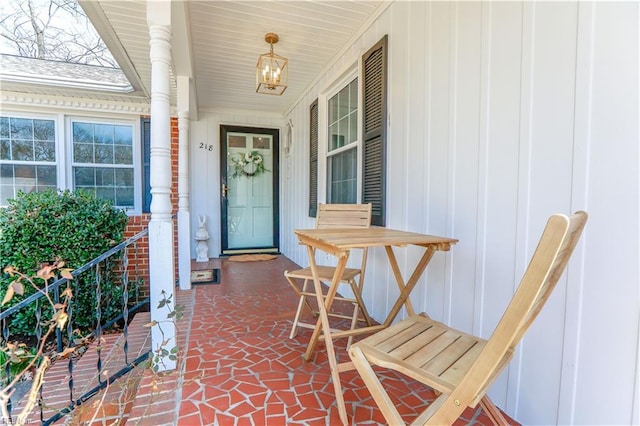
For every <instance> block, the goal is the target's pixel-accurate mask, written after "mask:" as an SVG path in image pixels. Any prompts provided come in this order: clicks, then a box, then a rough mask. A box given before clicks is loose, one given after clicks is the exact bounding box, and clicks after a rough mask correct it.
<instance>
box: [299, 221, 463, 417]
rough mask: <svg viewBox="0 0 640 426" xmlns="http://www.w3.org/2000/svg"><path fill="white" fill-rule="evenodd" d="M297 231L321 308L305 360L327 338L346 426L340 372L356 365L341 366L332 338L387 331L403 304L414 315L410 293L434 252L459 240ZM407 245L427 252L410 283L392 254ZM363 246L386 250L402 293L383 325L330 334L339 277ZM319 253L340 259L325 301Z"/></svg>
mask: <svg viewBox="0 0 640 426" xmlns="http://www.w3.org/2000/svg"><path fill="white" fill-rule="evenodd" d="M294 232H295V234H296V235H297V236H298V241H299V242H300V243H301V244H304V245H306V246H307V253H308V255H309V263H310V267H311V270H312V271H313V276H314V280H313V281H314V290H315V293H316V298H317V301H318V306H319V318H318V322H317V324H316V328H315V329H314V331H313V334H312V335H311V340H310V341H309V345H308V346H307V351H306V353H305V355H304V358H305V360H307V361H308V360H309V359H311V355H312V353H313V350H314V348H315V346H316V344H317V342H318V339H319V338H320V337H321V336H322V337H324V341H325V346H326V348H327V357H328V359H329V367H330V369H331V378H332V381H333V388H334V391H335V394H336V403H337V406H338V413H339V414H340V419H341V420H342V423H343V424H345V425H347V424H348V421H347V412H346V408H345V404H344V397H343V395H342V385H341V383H340V374H339V373H340V372H341V371H348V370H351V369H353V365H352V364H351V363H350V362H349V363H343V364H338V362H337V359H336V353H335V349H334V347H333V339H337V338H340V337H348V336H353V335H358V334H363V333H373V332H376V331H379V330H382V329H384V328H387V327H388V326H390V325H391V323H392V322H393V320H394V319H395V317H396V316H397V315H398V313H399V312H400V309H402V306H403V305H404V306H405V307H406V309H407V312H408V313H409V315H415V311H414V310H413V306H412V304H411V301H410V300H409V295H410V294H411V291H412V290H413V289H414V287H415V286H416V284H417V282H418V280H419V279H420V277H421V276H422V273H423V272H424V270H425V268H426V267H427V264H428V263H429V261H430V260H431V258H432V257H433V255H434V254H435V252H436V251H448V250H449V249H450V248H451V245H452V244H455V243H456V242H457V241H458V240H456V239H453V238H447V237H437V236H433V235H425V234H418V233H414V232H406V231H398V230H394V229H388V228H380V227H371V228H360V229H298V230H295V231H294ZM407 245H415V246H420V247H424V249H425V251H424V253H423V255H422V257H421V258H420V260H419V261H418V263H417V265H416V267H415V269H414V271H413V273H412V274H411V276H410V277H409V280H408V281H407V282H406V283H405V281H404V279H403V277H402V274H401V272H400V267H399V266H398V261H397V259H396V256H395V254H394V252H393V247H394V246H396V247H404V246H407ZM364 247H384V249H385V251H386V253H387V257H388V259H389V264H390V266H391V269H392V271H393V274H394V276H395V278H396V282H397V284H398V289H399V290H400V294H399V296H398V298H397V299H396V301H395V303H394V305H393V307H392V308H391V311H390V312H389V314H388V315H387V318H386V319H385V320H384V322H383V323H382V324H380V325H374V326H368V327H361V328H356V329H354V330H344V331H331V327H330V326H329V316H328V314H327V312H328V311H329V309H330V308H331V304H332V303H333V299H334V297H335V295H336V292H337V290H338V285H339V283H340V277H341V276H342V272H343V271H344V268H345V267H346V265H347V261H348V260H349V253H350V250H351V249H353V248H364ZM316 250H320V251H323V252H325V253H328V254H330V255H333V256H335V257H336V258H337V259H338V263H337V265H336V268H335V273H334V276H333V280H332V281H331V283H330V284H329V291H328V293H327V295H326V298H325V297H324V296H323V293H322V285H321V283H320V280H319V278H318V266H317V264H316V261H315V255H314V253H315V251H316Z"/></svg>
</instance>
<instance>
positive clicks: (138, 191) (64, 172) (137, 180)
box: [1, 109, 143, 215]
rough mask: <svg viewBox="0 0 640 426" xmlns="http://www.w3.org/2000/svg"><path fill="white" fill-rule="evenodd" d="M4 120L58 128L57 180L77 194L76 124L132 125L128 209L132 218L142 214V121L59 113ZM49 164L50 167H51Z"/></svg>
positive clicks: (14, 113) (19, 113) (17, 114)
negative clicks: (131, 194)
mask: <svg viewBox="0 0 640 426" xmlns="http://www.w3.org/2000/svg"><path fill="white" fill-rule="evenodd" d="M1 115H2V116H3V117H13V118H24V119H32V120H51V121H53V122H54V125H55V155H56V162H55V164H56V179H57V187H58V189H62V190H64V189H69V190H73V189H74V187H73V145H72V144H73V142H72V138H73V135H72V127H71V123H72V122H74V121H77V122H85V123H95V124H115V125H130V126H132V132H133V175H134V182H133V185H134V205H133V207H127V208H125V210H126V212H127V214H129V215H139V214H141V213H142V204H143V203H142V191H143V188H142V173H143V170H142V135H141V125H140V117H139V116H133V115H127V116H126V117H123V116H115V115H114V116H109V115H108V114H105V115H102V114H95V115H80V114H77V113H76V114H73V115H71V114H69V115H68V114H65V113H59V112H42V111H34V112H31V111H25V110H22V109H19V110H6V111H5V110H3V111H2V113H1ZM36 163H38V162H28V163H25V164H36ZM3 164H15V163H14V162H13V161H3ZM47 164H49V163H47Z"/></svg>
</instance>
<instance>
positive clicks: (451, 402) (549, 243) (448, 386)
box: [349, 212, 587, 425]
mask: <svg viewBox="0 0 640 426" xmlns="http://www.w3.org/2000/svg"><path fill="white" fill-rule="evenodd" d="M586 220H587V214H586V213H585V212H577V213H575V214H573V215H572V216H571V217H567V216H564V215H554V216H552V217H551V218H550V219H549V221H548V222H547V225H546V227H545V229H544V232H543V234H542V237H541V239H540V241H539V243H538V247H537V248H536V251H535V253H534V254H533V257H532V259H531V262H530V263H529V266H528V268H527V270H526V272H525V274H524V277H523V278H522V281H521V282H520V285H519V287H518V289H517V291H516V293H515V295H514V296H513V299H512V300H511V303H509V306H508V307H507V310H506V311H505V313H504V315H503V317H502V319H501V320H500V322H499V323H498V325H497V327H496V329H495V330H494V332H493V334H492V335H491V337H490V338H489V340H484V339H481V338H478V337H475V336H472V335H469V334H466V333H463V332H460V331H458V330H455V329H453V328H450V327H447V326H446V325H444V324H442V323H439V322H437V321H434V320H431V319H429V318H428V317H426V316H422V315H415V316H412V317H410V318H408V319H405V320H403V321H401V322H399V323H397V324H395V325H393V326H391V327H389V328H387V329H385V330H382V331H380V332H378V333H376V334H374V335H372V336H369V337H367V338H366V339H364V340H362V341H360V342H357V343H354V344H353V345H352V346H351V348H350V350H349V356H350V357H351V360H352V361H353V364H354V366H355V367H356V369H357V370H358V372H359V374H360V376H361V377H362V379H363V380H364V382H365V384H366V386H367V387H368V388H369V391H370V392H371V395H372V396H373V398H374V399H375V401H376V403H377V404H378V406H379V407H380V410H381V411H382V414H383V415H384V417H385V419H386V420H387V422H388V423H389V424H392V425H398V424H405V423H404V421H403V420H402V418H401V417H400V414H399V413H398V410H397V409H396V408H395V406H394V403H393V401H392V400H391V399H390V398H389V395H388V394H387V392H386V391H385V389H384V388H383V386H382V384H381V382H380V380H379V379H378V377H377V376H376V374H375V373H374V370H373V368H372V365H377V366H380V367H383V368H387V369H391V370H395V371H398V372H400V373H403V374H406V375H407V376H409V377H411V378H413V379H415V380H417V381H419V382H421V383H424V384H426V385H428V386H430V387H431V388H433V389H434V390H436V391H437V392H439V393H440V395H439V396H438V398H437V399H436V400H435V401H434V402H433V403H432V404H431V405H429V406H428V407H427V409H426V410H425V411H424V412H423V413H421V414H420V415H419V416H418V418H417V419H416V420H415V421H414V422H413V423H412V424H415V425H424V424H434V425H445V424H452V423H453V422H455V421H456V420H457V419H458V417H460V415H461V414H462V412H463V411H464V410H465V408H466V407H475V406H476V405H477V404H478V403H480V405H481V407H482V408H483V410H484V411H485V412H486V413H487V415H488V416H489V417H490V418H491V420H492V421H493V422H494V424H508V423H507V421H506V420H505V418H504V416H503V415H502V414H501V413H500V411H499V410H498V409H497V408H496V406H495V405H494V404H493V402H491V400H490V399H489V398H488V396H487V395H486V394H485V393H486V391H487V390H488V388H489V386H490V385H491V383H493V381H494V380H495V378H496V377H497V376H498V374H499V373H500V372H501V370H502V369H503V368H504V367H505V366H506V365H507V364H508V362H509V360H510V359H511V357H512V356H513V353H514V350H515V347H516V345H517V344H518V342H519V341H520V339H521V338H522V336H523V334H524V333H525V332H526V330H527V329H528V328H529V326H530V325H531V323H532V322H533V320H534V319H535V317H536V316H537V315H538V313H539V312H540V309H542V307H543V305H544V303H545V302H546V300H547V299H548V297H549V295H550V294H551V291H552V290H553V288H554V287H555V285H556V283H557V282H558V279H559V278H560V275H561V274H562V272H563V270H564V269H565V266H566V265H567V262H568V260H569V257H570V256H571V253H572V252H573V249H574V248H575V246H576V244H577V242H578V239H579V238H580V234H581V233H582V229H583V228H584V225H585V222H586Z"/></svg>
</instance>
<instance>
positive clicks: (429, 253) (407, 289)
mask: <svg viewBox="0 0 640 426" xmlns="http://www.w3.org/2000/svg"><path fill="white" fill-rule="evenodd" d="M385 250H386V252H387V257H388V258H389V263H390V264H391V269H392V270H393V275H395V277H396V283H397V284H398V289H400V295H399V296H398V299H397V300H396V303H395V304H394V305H393V308H391V311H390V312H389V315H387V319H385V321H384V325H385V326H386V327H388V326H390V325H391V323H392V322H393V320H394V319H395V317H396V316H397V315H398V312H400V309H401V308H402V305H405V306H406V308H407V312H408V313H409V315H415V311H414V310H413V305H412V304H411V300H409V295H410V294H411V292H412V291H413V288H414V287H415V286H416V284H417V283H418V280H419V279H420V277H421V276H422V273H423V272H424V270H425V268H426V267H427V265H428V264H429V261H430V260H431V258H432V257H433V255H434V254H435V252H436V251H437V250H436V249H435V248H433V247H428V248H427V249H426V250H425V252H424V254H423V255H422V257H421V258H420V261H419V262H418V264H417V265H416V268H415V269H414V271H413V273H412V274H411V277H410V278H409V281H407V283H406V285H405V283H404V280H403V278H402V274H401V273H400V268H399V267H398V261H397V259H396V256H395V254H394V253H393V248H392V247H391V246H385Z"/></svg>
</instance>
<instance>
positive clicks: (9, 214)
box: [0, 190, 127, 335]
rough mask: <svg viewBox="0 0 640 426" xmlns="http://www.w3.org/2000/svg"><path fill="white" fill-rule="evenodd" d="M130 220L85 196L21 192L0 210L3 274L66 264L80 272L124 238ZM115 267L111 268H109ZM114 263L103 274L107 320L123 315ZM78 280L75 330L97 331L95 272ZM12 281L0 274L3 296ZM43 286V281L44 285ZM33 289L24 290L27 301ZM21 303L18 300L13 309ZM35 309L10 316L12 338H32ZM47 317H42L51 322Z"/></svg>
mask: <svg viewBox="0 0 640 426" xmlns="http://www.w3.org/2000/svg"><path fill="white" fill-rule="evenodd" d="M126 224H127V215H126V213H124V212H123V211H121V210H117V209H115V208H114V207H113V206H112V204H111V203H110V202H108V201H105V200H101V199H97V198H95V196H93V195H92V194H89V193H87V192H83V191H76V192H71V191H54V190H48V191H44V192H32V193H23V192H21V193H19V194H18V196H17V197H16V198H15V199H12V200H9V206H8V207H6V208H4V209H0V271H4V268H5V267H7V266H13V267H15V269H17V270H19V271H22V272H24V273H28V274H30V273H34V274H35V271H37V270H38V269H39V267H40V265H41V264H42V263H47V262H49V263H51V262H53V261H55V260H57V259H60V260H64V261H65V263H66V266H67V267H68V268H71V269H76V268H79V267H80V266H82V265H84V264H85V263H87V262H89V261H90V260H92V259H94V258H95V257H97V256H98V255H100V254H102V253H103V252H105V251H107V250H108V249H109V248H111V247H113V246H114V245H116V244H118V243H120V242H121V241H122V239H123V237H124V230H125V227H126ZM110 265H111V266H110ZM112 266H113V262H111V263H110V264H108V265H107V266H106V268H105V269H104V270H102V271H101V291H102V298H101V299H102V300H101V309H102V313H103V315H102V317H103V319H105V318H107V317H108V316H109V315H111V317H113V316H115V315H113V313H114V312H116V311H119V310H120V306H121V304H122V288H121V286H120V285H118V284H117V283H116V282H114V277H113V272H112V271H111V270H110V269H112ZM83 275H84V276H83V277H82V278H80V279H78V280H74V284H73V285H74V286H75V288H74V289H73V290H74V291H73V293H74V312H73V323H74V327H80V328H83V329H86V328H88V327H93V326H95V317H96V307H97V305H96V283H95V277H89V275H92V273H88V272H87V273H85V274H83ZM11 281H12V279H11V278H10V277H9V276H8V274H2V275H0V297H1V296H3V295H4V293H5V292H6V289H7V288H8V286H9V284H10V283H11ZM42 284H44V281H42ZM34 292H35V289H33V288H32V287H28V286H26V287H25V292H24V297H27V296H29V295H30V294H33V293H34ZM20 300H23V298H22V297H16V298H14V299H13V300H12V301H11V303H10V305H13V304H16V303H18V302H20ZM34 312H35V306H33V304H32V306H31V307H29V308H25V309H21V310H20V312H19V313H17V314H15V315H13V316H12V321H11V326H10V330H11V333H12V334H14V333H15V334H24V335H29V334H31V335H33V333H34V330H35V325H36V319H35V315H34ZM49 314H50V313H49V312H43V318H47V315H49Z"/></svg>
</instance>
